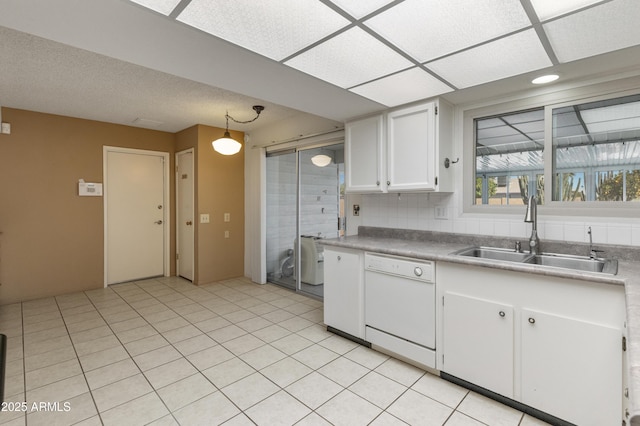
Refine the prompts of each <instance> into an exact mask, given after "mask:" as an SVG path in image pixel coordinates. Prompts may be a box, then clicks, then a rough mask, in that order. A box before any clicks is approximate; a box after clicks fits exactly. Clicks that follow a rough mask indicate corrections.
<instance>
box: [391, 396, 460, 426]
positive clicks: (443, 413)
mask: <svg viewBox="0 0 640 426" xmlns="http://www.w3.org/2000/svg"><path fill="white" fill-rule="evenodd" d="M387 411H388V412H389V413H390V414H393V415H394V416H395V417H397V418H399V419H401V420H403V421H405V422H407V423H409V424H410V425H413V424H417V423H419V422H422V423H424V424H434V425H436V424H438V425H441V424H444V422H445V421H446V420H447V418H449V416H450V415H451V413H452V412H453V409H452V408H451V407H447V406H446V405H444V404H440V403H439V402H436V401H434V400H433V399H431V398H427V397H426V396H424V395H422V394H419V393H418V392H416V391H413V390H411V389H409V390H408V391H407V392H405V393H404V394H403V395H402V396H401V397H400V398H398V399H397V400H396V401H395V402H394V403H393V404H391V406H390V407H389V408H388V409H387Z"/></svg>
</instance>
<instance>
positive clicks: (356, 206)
mask: <svg viewBox="0 0 640 426" xmlns="http://www.w3.org/2000/svg"><path fill="white" fill-rule="evenodd" d="M353 215H354V216H360V204H354V205H353Z"/></svg>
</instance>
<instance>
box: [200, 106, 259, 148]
mask: <svg viewBox="0 0 640 426" xmlns="http://www.w3.org/2000/svg"><path fill="white" fill-rule="evenodd" d="M253 110H254V111H255V112H256V116H255V117H254V118H253V119H252V120H247V121H238V120H236V119H235V118H233V117H231V116H230V115H229V112H227V113H226V114H225V115H224V118H226V120H227V127H226V128H225V132H224V135H223V136H222V137H221V138H220V139H216V140H215V141H213V142H211V145H212V146H213V149H214V150H215V151H216V152H219V153H220V154H222V155H234V154H237V153H238V152H240V149H241V148H242V144H241V143H240V142H238V141H236V140H235V139H233V138H232V137H231V134H230V133H229V119H231V120H232V121H234V122H236V123H239V124H246V123H251V122H252V121H256V120H257V119H258V117H260V113H261V112H262V111H263V110H264V107H263V106H262V105H254V106H253Z"/></svg>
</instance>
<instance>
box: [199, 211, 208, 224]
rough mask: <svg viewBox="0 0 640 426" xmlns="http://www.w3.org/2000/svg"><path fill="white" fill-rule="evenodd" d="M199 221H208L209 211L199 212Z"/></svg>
mask: <svg viewBox="0 0 640 426" xmlns="http://www.w3.org/2000/svg"><path fill="white" fill-rule="evenodd" d="M200 223H209V213H201V214H200Z"/></svg>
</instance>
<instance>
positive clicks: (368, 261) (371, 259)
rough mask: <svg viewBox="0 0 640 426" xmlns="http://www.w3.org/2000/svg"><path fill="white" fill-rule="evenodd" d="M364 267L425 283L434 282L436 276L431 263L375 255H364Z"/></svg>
mask: <svg viewBox="0 0 640 426" xmlns="http://www.w3.org/2000/svg"><path fill="white" fill-rule="evenodd" d="M364 267H365V269H366V270H367V271H376V272H380V273H383V274H390V275H397V276H400V277H404V278H409V279H414V280H419V281H425V282H433V281H434V275H435V267H434V263H433V262H431V261H428V260H418V259H410V258H406V257H396V256H383V255H379V254H373V253H365V254H364Z"/></svg>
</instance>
